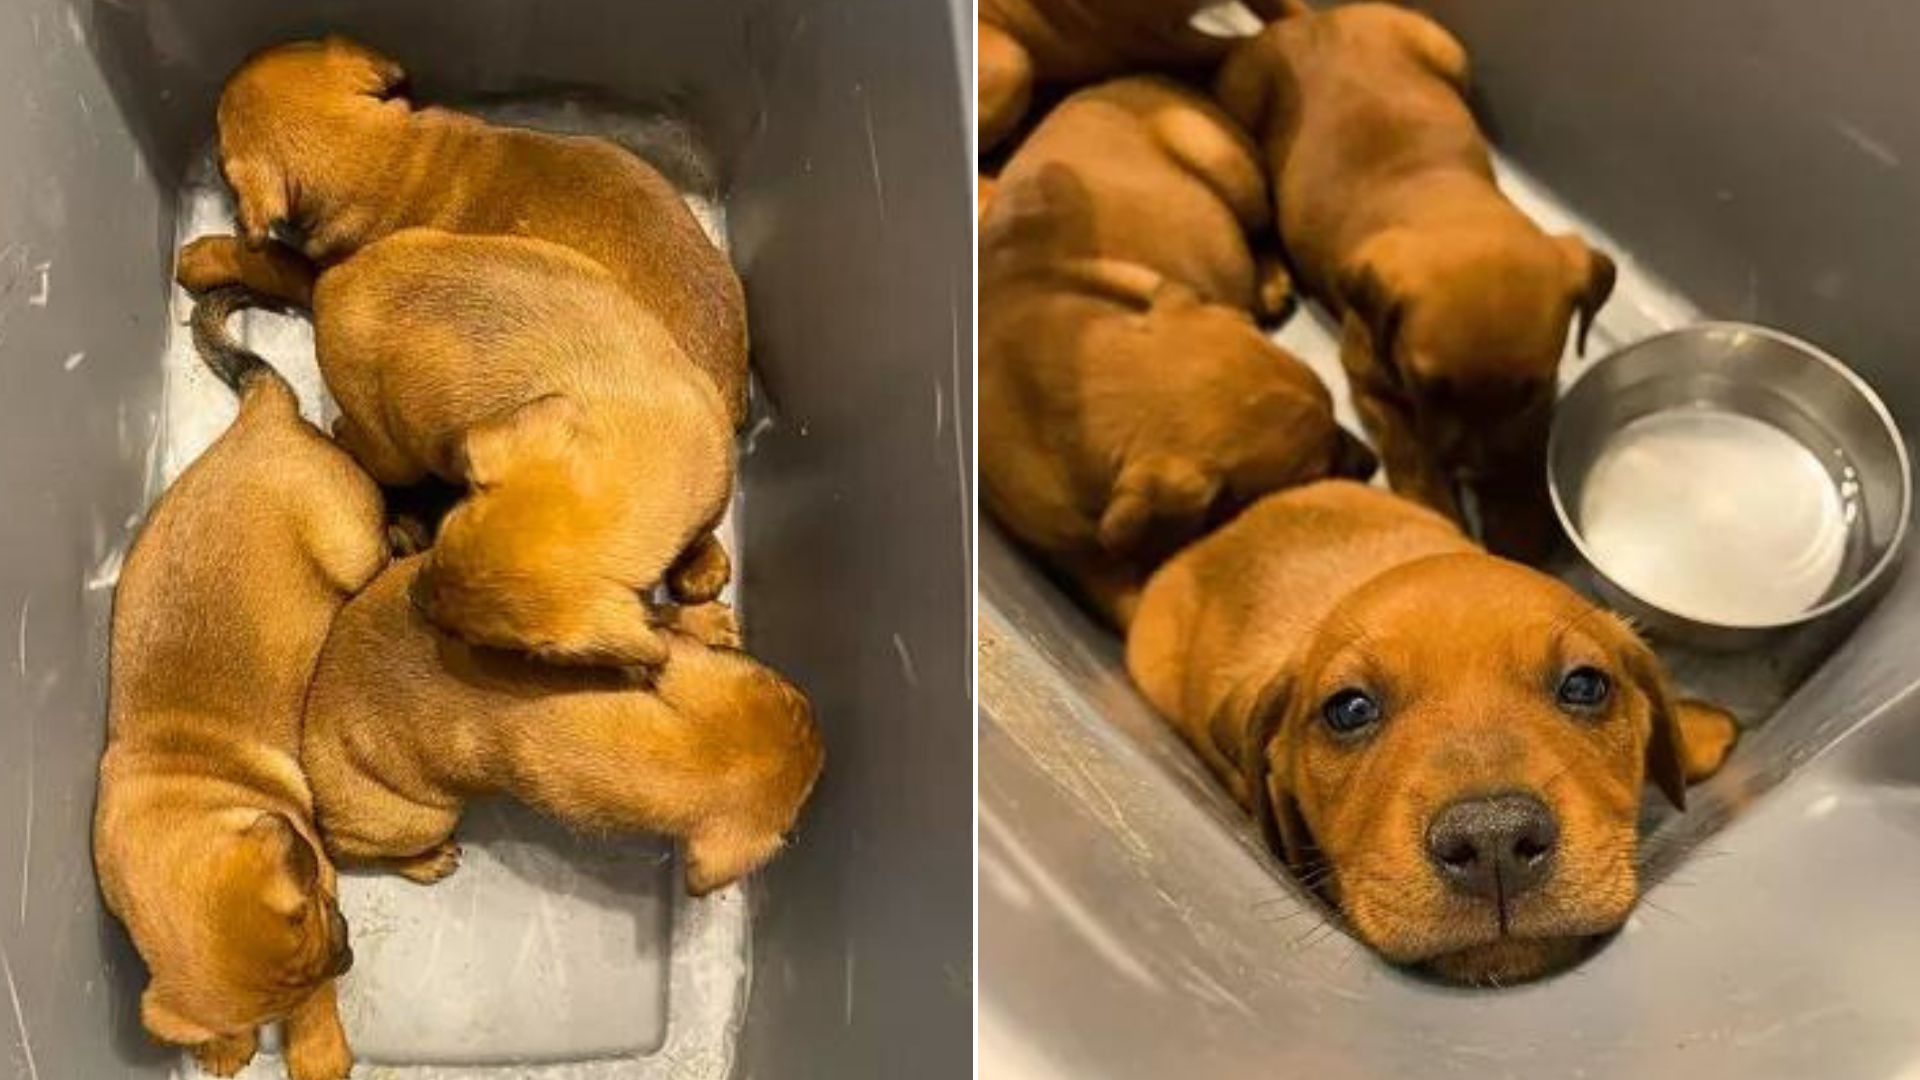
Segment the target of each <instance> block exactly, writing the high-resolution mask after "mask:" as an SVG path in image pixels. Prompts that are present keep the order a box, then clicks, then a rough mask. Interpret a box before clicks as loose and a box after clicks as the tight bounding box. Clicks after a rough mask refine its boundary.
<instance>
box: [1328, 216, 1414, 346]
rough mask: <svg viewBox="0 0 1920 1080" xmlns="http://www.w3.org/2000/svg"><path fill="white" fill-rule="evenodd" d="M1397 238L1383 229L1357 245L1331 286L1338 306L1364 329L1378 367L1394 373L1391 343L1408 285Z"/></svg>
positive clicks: (1394, 341) (1395, 337)
mask: <svg viewBox="0 0 1920 1080" xmlns="http://www.w3.org/2000/svg"><path fill="white" fill-rule="evenodd" d="M1404 247H1405V245H1404V243H1403V242H1402V241H1401V239H1400V238H1399V237H1398V236H1397V235H1395V234H1393V233H1387V234H1384V235H1382V236H1378V237H1375V238H1374V239H1372V240H1369V241H1367V243H1366V244H1365V245H1364V246H1362V247H1361V249H1360V251H1359V252H1358V254H1357V256H1356V257H1355V259H1354V261H1353V264H1352V265H1350V266H1348V267H1347V268H1345V269H1344V270H1342V271H1341V272H1340V274H1339V275H1338V277H1337V278H1336V279H1335V282H1334V288H1335V291H1336V293H1337V294H1338V300H1339V303H1340V306H1341V307H1342V308H1343V309H1345V310H1346V311H1348V312H1350V313H1351V314H1352V315H1353V316H1354V317H1355V318H1357V319H1359V320H1360V324H1361V325H1362V326H1364V327H1366V329H1367V337H1368V339H1369V342H1370V344H1371V345H1372V347H1373V358H1374V360H1375V362H1377V363H1378V364H1379V365H1380V367H1381V368H1382V369H1383V370H1385V371H1387V372H1390V373H1393V374H1398V373H1399V371H1400V368H1399V364H1398V362H1397V361H1396V360H1395V346H1396V345H1397V344H1398V343H1399V337H1400V324H1401V323H1402V322H1403V321H1404V320H1405V318H1406V313H1407V305H1408V303H1409V301H1408V295H1409V292H1408V289H1407V285H1406V280H1405V279H1406V273H1405V272H1404V270H1403V269H1402V266H1401V264H1402V263H1403V262H1404V259H1403V249H1404Z"/></svg>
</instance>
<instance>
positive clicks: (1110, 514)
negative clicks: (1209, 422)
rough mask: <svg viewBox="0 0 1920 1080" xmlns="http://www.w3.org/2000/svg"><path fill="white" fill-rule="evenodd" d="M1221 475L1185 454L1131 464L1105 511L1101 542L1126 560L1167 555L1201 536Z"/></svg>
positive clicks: (1124, 471) (1102, 520)
mask: <svg viewBox="0 0 1920 1080" xmlns="http://www.w3.org/2000/svg"><path fill="white" fill-rule="evenodd" d="M1219 494H1220V477H1219V476H1218V475H1216V474H1210V473H1208V472H1206V471H1205V470H1203V469H1201V468H1200V467H1199V466H1198V465H1195V464H1194V463H1193V462H1191V461H1189V460H1187V459H1185V458H1165V457H1162V458H1151V459H1147V460H1143V461H1134V462H1129V463H1128V464H1127V465H1126V466H1125V467H1123V468H1122V469H1121V470H1120V476H1119V477H1118V478H1117V479H1116V480H1115V481H1114V484H1113V494H1112V496H1111V497H1110V498H1109V499H1108V501H1107V509H1106V512H1105V513H1103V514H1101V515H1100V531H1099V535H1100V546H1101V547H1103V548H1106V549H1107V550H1108V551H1109V552H1112V553H1113V554H1115V555H1118V556H1121V557H1122V558H1143V557H1151V556H1154V555H1157V554H1164V553H1166V552H1168V551H1169V550H1171V549H1172V548H1174V547H1177V546H1179V545H1180V544H1181V543H1183V542H1185V541H1187V540H1190V539H1192V538H1193V537H1195V536H1197V535H1199V533H1200V530H1201V528H1202V527H1203V526H1204V525H1205V523H1206V517H1207V511H1208V510H1210V509H1212V507H1213V503H1214V500H1215V499H1216V498H1217V497H1218V496H1219Z"/></svg>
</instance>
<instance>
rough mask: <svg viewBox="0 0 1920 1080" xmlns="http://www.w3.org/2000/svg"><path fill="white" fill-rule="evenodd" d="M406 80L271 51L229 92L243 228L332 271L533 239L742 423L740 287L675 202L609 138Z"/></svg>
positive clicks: (362, 51)
mask: <svg viewBox="0 0 1920 1080" xmlns="http://www.w3.org/2000/svg"><path fill="white" fill-rule="evenodd" d="M404 80H405V73H404V71H403V70H402V69H401V67H400V65H399V64H398V63H396V62H394V61H393V60H390V59H388V58H386V57H384V56H381V55H380V54H379V53H376V52H374V51H373V50H372V49H369V48H367V47H366V46H364V45H361V44H358V43H357V42H353V41H349V40H347V39H345V38H342V37H337V36H335V37H327V38H325V39H322V40H319V41H296V42H290V43H287V44H283V45H276V46H273V47H271V48H268V49H265V50H262V51H261V52H259V53H256V54H255V55H254V56H252V57H251V58H249V59H248V60H247V61H246V63H244V64H242V65H241V67H240V68H239V70H237V71H235V72H234V74H233V75H232V77H231V78H229V79H228V80H227V84H226V87H225V89H224V90H223V92H222V93H221V96H220V106H219V127H220V164H221V169H222V172H223V173H224V174H225V176H226V178H227V182H228V184H229V185H231V186H232V188H233V192H234V197H235V200H236V202H237V204H238V205H237V209H238V213H239V218H240V225H241V230H242V232H243V234H244V235H245V236H246V238H247V240H248V241H249V242H250V243H253V244H255V245H260V244H264V243H266V242H267V240H268V238H269V236H270V235H271V232H272V230H273V228H274V227H275V226H276V225H286V226H289V227H291V228H292V229H293V230H295V231H296V232H297V233H298V234H299V235H300V238H301V246H302V249H303V250H304V251H305V253H306V254H307V256H308V257H310V258H312V259H315V260H317V261H319V262H321V263H332V262H337V261H339V260H341V259H344V258H346V257H348V256H350V255H352V254H353V253H354V252H355V251H357V250H359V249H360V248H362V247H364V246H366V245H367V244H370V243H372V242H373V241H375V240H378V239H380V238H381V237H383V236H386V235H388V234H389V233H393V232H396V231H398V230H401V229H406V228H417V227H425V228H433V229H440V230H443V231H446V232H454V233H470V234H478V235H502V236H505V235H511V236H529V237H537V238H539V239H542V240H549V241H552V242H554V243H557V244H560V245H563V246H565V247H569V248H572V249H574V250H575V251H578V252H580V253H581V254H582V255H585V256H587V257H588V258H590V259H593V260H594V261H595V262H598V263H600V264H601V265H602V266H604V267H606V268H607V269H608V270H609V271H611V272H612V273H613V275H614V277H615V278H616V279H617V280H618V281H619V283H620V285H621V287H622V288H624V289H626V290H627V291H628V293H629V294H630V295H631V296H632V297H633V298H634V300H635V301H637V302H638V303H640V304H641V306H643V307H645V308H646V309H647V310H648V311H651V312H653V313H654V314H655V315H657V316H658V317H659V319H660V321H661V322H662V323H663V324H664V325H665V326H666V328H667V331H668V333H669V334H671V335H672V337H673V339H674V341H676V342H677V343H678V344H679V346H680V349H681V352H682V353H683V354H684V356H685V358H686V359H687V360H689V361H691V362H692V363H693V364H695V365H696V366H698V367H699V369H700V370H701V371H704V372H705V373H706V374H707V376H708V377H709V378H711V379H712V380H713V381H714V385H715V387H716V389H717V390H718V391H719V393H720V396H721V400H722V401H723V402H724V403H725V405H726V408H727V411H728V415H729V418H730V419H731V420H732V422H733V423H734V425H735V426H738V425H739V423H740V422H741V421H742V420H743V419H744V418H745V416H746V406H747V322H746V301H745V298H744V295H743V294H742V292H741V288H740V279H739V278H738V277H737V276H736V275H735V274H734V272H733V268H732V266H731V265H729V263H728V262H727V258H726V256H725V255H724V254H723V253H722V252H721V251H720V250H719V249H717V248H716V247H715V246H714V245H713V243H712V242H711V241H709V240H708V239H707V237H706V235H705V234H704V233H703V232H701V230H700V225H699V222H698V221H696V220H695V218H694V216H693V214H692V212H691V211H690V210H688V209H687V206H686V204H685V203H684V202H683V201H682V200H681V198H680V195H679V193H678V192H676V191H675V190H674V188H673V186H672V185H671V184H670V183H668V182H667V180H666V179H665V178H664V177H662V176H661V175H660V174H659V173H658V172H656V171H655V170H654V169H653V168H652V167H651V166H649V165H647V164H646V163H645V162H643V161H641V160H640V159H639V158H637V157H635V156H634V155H632V154H630V153H628V152H627V151H625V150H624V149H622V148H620V147H618V146H616V145H614V144H613V143H611V142H608V141H606V140H605V139H598V138H589V137H584V136H575V135H555V134H548V133H545V132H538V131H530V130H526V129H522V128H511V127H500V126H495V125H492V124H487V123H484V122H482V121H480V120H477V119H475V118H473V117H471V116H467V115H464V114H462V113H458V112H453V111H451V110H447V109H439V108H421V109H415V108H414V107H413V106H412V105H411V103H409V102H408V101H407V100H406V98H405V97H403V96H401V92H402V89H403V83H404Z"/></svg>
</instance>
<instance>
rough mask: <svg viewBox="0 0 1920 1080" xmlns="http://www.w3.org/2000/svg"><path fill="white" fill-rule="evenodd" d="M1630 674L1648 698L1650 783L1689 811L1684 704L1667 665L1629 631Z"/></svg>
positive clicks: (1676, 807) (1678, 806) (1628, 671)
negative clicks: (1682, 720) (1669, 677)
mask: <svg viewBox="0 0 1920 1080" xmlns="http://www.w3.org/2000/svg"><path fill="white" fill-rule="evenodd" d="M1622 630H1623V631H1625V632H1626V633H1627V634H1628V635H1629V638H1630V642H1629V644H1628V647H1627V674H1628V675H1629V676H1630V677H1632V679H1633V681H1634V684H1635V685H1637V686H1638V687H1639V688H1640V692H1641V693H1643V694H1645V695H1646V696H1647V707H1648V710H1649V712H1650V714H1651V715H1650V720H1651V721H1652V725H1653V730H1652V731H1651V732H1650V733H1649V734H1648V736H1647V779H1648V780H1650V781H1652V782H1653V783H1654V784H1655V785H1656V786H1658V787H1659V788H1660V793H1661V794H1663V795H1665V796H1666V797H1667V801H1668V802H1670V803H1672V804H1673V806H1674V809H1676V810H1685V809H1686V808H1687V753H1686V742H1685V738H1686V737H1685V735H1683V734H1682V733H1681V729H1680V709H1681V707H1682V706H1681V703H1679V702H1678V701H1676V700H1675V698H1674V696H1673V687H1672V685H1671V684H1670V683H1669V682H1668V681H1667V671H1666V667H1665V665H1663V664H1661V663H1660V658H1659V657H1657V656H1655V655H1654V654H1653V650H1652V649H1650V648H1648V647H1647V644H1646V643H1645V642H1643V641H1641V640H1640V639H1639V637H1638V636H1635V635H1633V633H1632V631H1630V630H1626V628H1625V627H1624V626H1622Z"/></svg>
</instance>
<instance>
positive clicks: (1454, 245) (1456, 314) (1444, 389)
mask: <svg viewBox="0 0 1920 1080" xmlns="http://www.w3.org/2000/svg"><path fill="white" fill-rule="evenodd" d="M1466 89H1467V55H1466V52H1465V50H1464V49H1463V48H1462V47H1461V45H1460V43H1459V42H1458V41H1455V40H1454V39H1453V37H1452V36H1451V35H1450V34H1448V33H1447V32H1446V31H1445V30H1444V29H1442V28H1441V27H1440V26H1439V25H1438V24H1437V23H1435V22H1433V21H1432V20H1431V19H1428V18H1427V17H1426V16H1424V15H1421V14H1419V13H1417V12H1414V11H1410V10H1407V9H1405V8H1401V7H1397V6H1395V5H1391V4H1380V3H1356V4H1342V5H1340V6H1338V7H1333V8H1329V9H1328V10H1326V11H1323V12H1320V13H1317V14H1301V15H1298V16H1296V17H1293V18H1288V19H1283V20H1281V21H1279V22H1275V23H1273V24H1272V25H1270V26H1268V27H1267V29H1266V30H1265V32H1263V33H1262V34H1261V35H1259V36H1258V37H1256V38H1252V39H1250V40H1248V41H1246V42H1244V43H1243V44H1241V45H1239V46H1238V47H1237V48H1236V49H1235V50H1234V51H1233V53H1232V55H1231V56H1229V57H1228V59H1227V61H1226V63H1225V64H1224V65H1222V67H1221V69H1220V73H1219V76H1218V79H1217V82H1216V84H1215V92H1216V95H1217V96H1218V98H1219V99H1220V101H1221V103H1222V104H1223V105H1224V106H1225V108H1226V110H1227V112H1228V113H1229V114H1230V115H1232V116H1233V117H1234V119H1235V120H1237V121H1238V122H1239V123H1240V124H1241V125H1242V126H1244V127H1245V128H1246V129H1247V130H1248V131H1250V132H1252V133H1253V134H1254V136H1255V137H1256V138H1257V139H1258V140H1259V141H1260V142H1261V144H1262V147H1263V149H1264V151H1265V154H1266V158H1267V165H1268V168H1269V171H1270V174H1271V175H1272V177H1273V199H1274V204H1275V206H1276V207H1277V213H1276V219H1275V220H1276V224H1277V226H1278V229H1279V234H1280V238H1281V240H1282V241H1283V243H1284V245H1285V247H1286V249H1287V254H1288V256H1289V258H1290V259H1291V262H1292V266H1293V269H1294V272H1295V273H1296V274H1297V275H1298V277H1299V281H1300V284H1301V285H1302V287H1303V288H1304V290H1305V291H1306V292H1308V293H1309V294H1310V295H1312V296H1314V297H1315V298H1317V299H1319V300H1320V301H1322V302H1323V303H1325V304H1326V305H1327V306H1328V307H1329V308H1330V309H1331V310H1332V311H1333V312H1334V313H1335V315H1336V316H1338V317H1340V318H1341V319H1342V320H1343V321H1344V322H1343V329H1342V335H1343V336H1342V342H1341V360H1342V363H1343V365H1344V366H1345V367H1346V370H1347V375H1348V379H1349V382H1350V384H1351V386H1352V389H1353V395H1354V404H1355V407H1356V408H1357V410H1358V411H1359V413H1360V416H1361V419H1362V421H1363V422H1364V423H1365V424H1366V426H1367V429H1368V431H1369V432H1370V433H1371V434H1372V435H1373V437H1374V441H1375V444H1376V445H1377V446H1378V447H1379V448H1380V453H1381V458H1382V459H1383V461H1384V463H1385V465H1386V471H1387V478H1388V480H1389V481H1391V482H1392V484H1393V487H1394V490H1396V491H1399V492H1402V493H1403V494H1406V495H1407V496H1409V497H1411V498H1414V499H1417V500H1419V501H1420V502H1422V503H1425V504H1426V505H1428V506H1431V507H1433V508H1434V509H1436V510H1439V511H1441V512H1442V513H1445V514H1447V515H1449V516H1451V517H1453V518H1455V520H1465V514H1466V513H1467V506H1468V505H1471V506H1474V507H1476V508H1477V514H1476V515H1475V516H1477V517H1478V518H1479V519H1480V522H1481V526H1482V528H1481V535H1482V537H1483V538H1484V539H1485V540H1486V541H1487V542H1488V544H1489V545H1490V546H1491V547H1492V548H1493V550H1494V551H1495V552H1497V553H1500V554H1506V555H1512V556H1513V557H1515V558H1522V559H1527V560H1530V561H1537V560H1538V559H1539V558H1541V557H1542V556H1544V555H1545V554H1546V553H1547V552H1548V549H1549V548H1550V547H1551V545H1552V543H1553V541H1554V540H1555V539H1556V537H1557V535H1558V534H1557V531H1556V530H1555V528H1554V525H1553V521H1552V514H1551V511H1550V509H1549V508H1548V505H1547V494H1546V481H1545V475H1546V464H1545V459H1546V441H1547V431H1548V426H1549V423H1550V420H1551V416H1552V409H1553V401H1554V395H1555V393H1556V391H1557V380H1556V372H1557V369H1558V366H1559V363H1560V356H1561V353H1562V351H1563V350H1564V348H1565V346H1566V341H1567V331H1568V325H1569V323H1570V322H1575V321H1577V323H1578V327H1579V329H1578V333H1577V336H1576V343H1577V345H1578V346H1579V347H1581V348H1584V347H1585V344H1586V336H1587V329H1588V327H1589V326H1590V325H1591V324H1592V322H1593V320H1594V318H1595V316H1596V315H1597V314H1598V312H1599V310H1600V308H1601V306H1602V305H1603V304H1605V303H1606V300H1607V298H1608V296H1609V295H1610V294H1611V293H1612V290H1613V284H1614V266H1613V262H1612V261H1611V260H1610V259H1608V258H1607V256H1606V255H1604V254H1602V253H1600V252H1598V251H1595V250H1593V249H1592V248H1591V247H1590V246H1589V245H1588V244H1587V243H1586V242H1585V241H1583V240H1582V239H1580V238H1579V237H1577V236H1573V235H1564V236H1550V235H1548V234H1547V233H1546V232H1544V231H1542V230H1541V229H1540V228H1539V227H1538V226H1537V225H1535V224H1534V223H1533V221H1531V220H1530V219H1529V218H1528V217H1527V216H1526V214H1524V213H1523V212H1522V211H1521V210H1520V209H1519V208H1518V207H1517V206H1515V205H1514V204H1513V203H1512V202H1511V201H1510V200H1509V199H1507V197H1506V196H1505V195H1504V194H1502V193H1501V191H1500V189H1499V187H1498V185H1497V184H1496V183H1495V180H1494V172H1493V160H1492V156H1491V152H1490V150H1489V148H1488V144H1487V140H1486V137H1485V136H1484V135H1483V134H1481V132H1480V129H1479V127H1478V126H1477V125H1476V124H1475V122H1474V119H1473V114H1472V113H1471V112H1470V111H1469V110H1468V108H1467V103H1466V100H1465V94H1466ZM1463 495H1465V496H1470V498H1471V502H1470V503H1465V502H1463Z"/></svg>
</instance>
